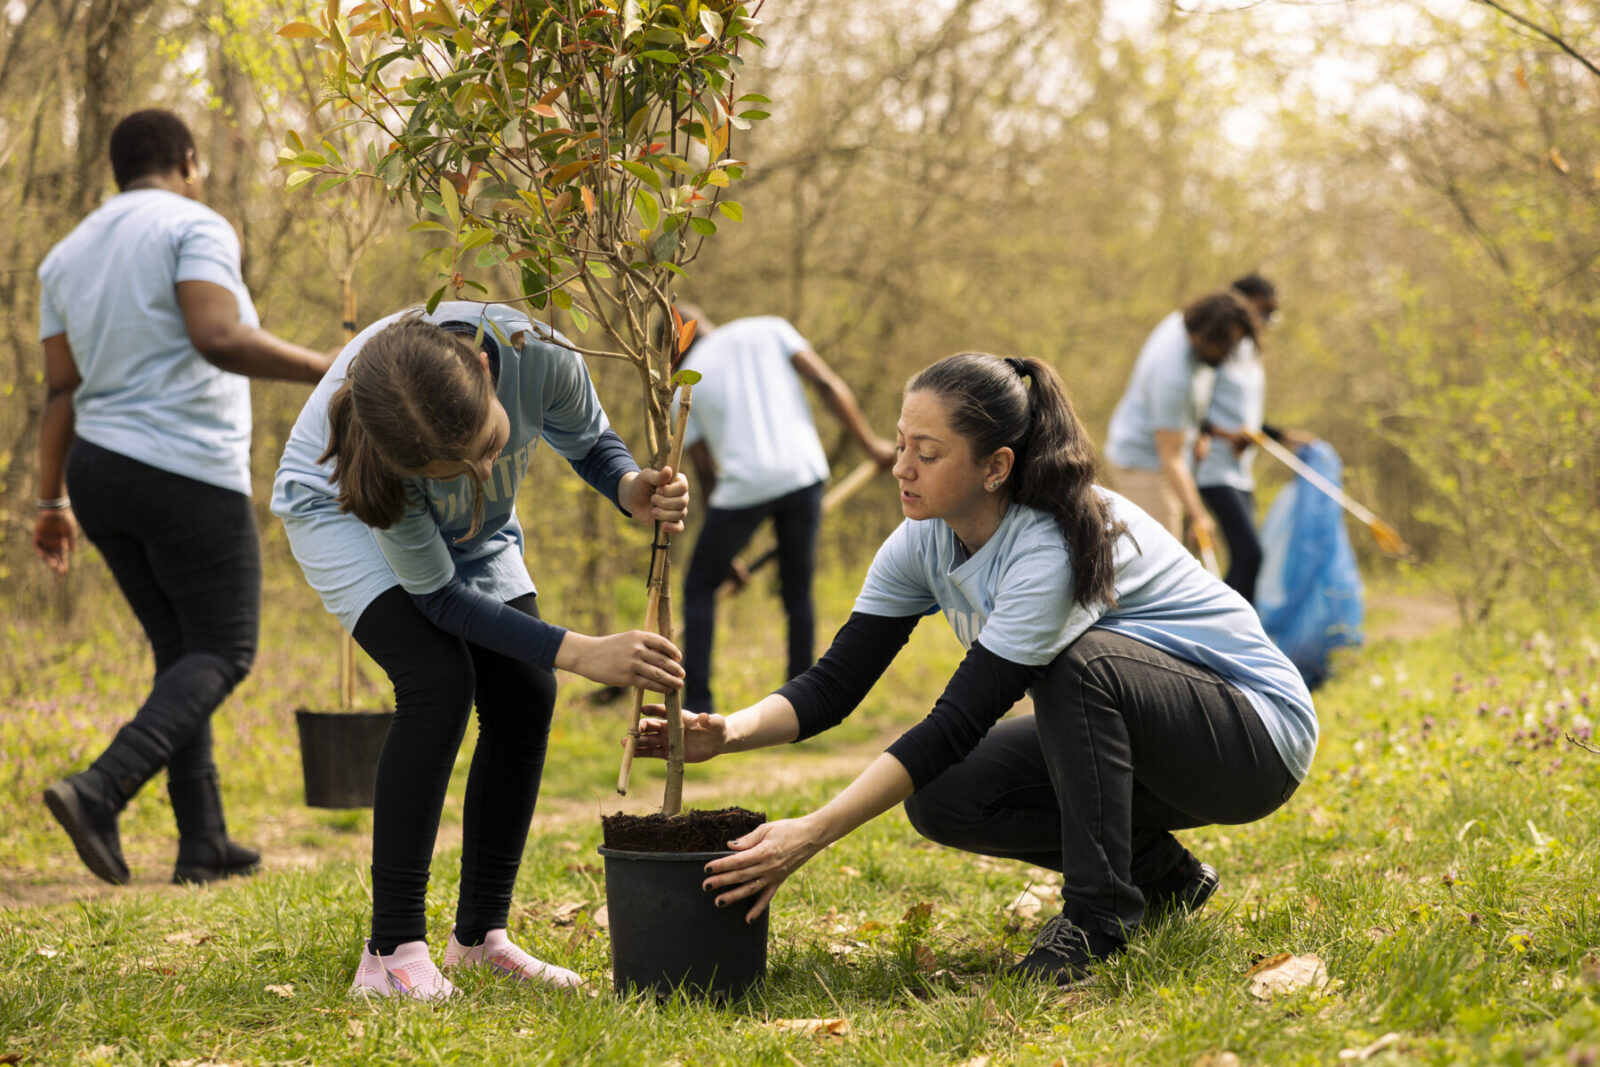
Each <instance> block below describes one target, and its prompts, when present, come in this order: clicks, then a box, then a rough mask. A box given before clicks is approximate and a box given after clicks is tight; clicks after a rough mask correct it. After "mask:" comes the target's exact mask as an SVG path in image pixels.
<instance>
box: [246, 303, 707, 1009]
mask: <svg viewBox="0 0 1600 1067" xmlns="http://www.w3.org/2000/svg"><path fill="white" fill-rule="evenodd" d="M475 338H478V340H477V341H476V342H475V340H474V339H475ZM541 438H542V439H543V440H545V441H546V442H548V443H549V445H550V447H551V448H553V449H555V451H556V452H557V453H558V454H560V455H561V456H562V457H564V458H565V459H566V460H567V461H568V462H569V463H571V465H572V467H573V469H574V470H576V471H577V473H578V474H579V475H580V476H581V477H582V478H583V479H584V480H585V481H587V482H588V483H589V484H590V485H591V486H593V487H594V488H595V489H597V490H598V491H599V492H600V493H602V494H603V495H604V496H606V497H607V498H608V499H610V500H612V501H613V502H614V503H615V504H616V505H617V507H618V508H619V509H620V510H621V511H623V512H624V513H625V514H628V515H630V516H632V517H633V518H635V519H637V520H639V521H641V522H646V523H651V522H660V523H662V524H663V528H664V529H666V530H670V531H677V530H681V529H682V528H683V517H684V514H685V511H686V510H687V506H688V500H689V496H688V493H689V486H688V482H687V481H686V480H685V479H684V478H683V477H682V476H680V475H678V474H677V473H676V472H675V471H672V470H670V469H667V470H644V471H641V470H640V469H639V468H638V465H637V464H635V463H634V462H633V458H632V457H631V456H630V455H629V454H628V450H627V448H626V446H624V444H623V443H622V440H621V439H620V438H619V437H618V436H617V435H616V433H615V432H614V431H613V430H612V429H611V426H610V423H609V422H608V420H607V419H606V414H605V412H604V411H603V410H602V409H601V407H600V400H599V397H597V396H596V395H595V391H594V386H593V384H592V383H591V382H590V380H589V374H588V371H587V370H586V369H585V367H584V365H583V360H582V359H581V358H580V357H579V356H578V354H577V353H576V352H574V351H572V350H571V349H570V348H568V347H565V346H564V344H563V343H562V341H561V338H560V337H559V336H557V335H555V334H553V333H551V332H549V331H548V329H547V328H546V327H543V326H540V325H537V324H535V323H533V322H531V321H529V319H528V317H527V316H526V315H524V314H523V313H522V312H520V311H517V310H515V309H513V308H509V307H505V306H503V305H498V304H487V305H485V304H477V303H468V302H446V303H443V304H440V305H439V306H438V308H437V309H436V310H435V311H433V312H432V313H431V314H426V315H424V314H421V313H420V312H414V311H413V312H405V313H401V314H397V315H391V316H389V317H388V318H386V319H382V320H380V321H378V322H376V323H374V324H372V325H371V326H369V327H367V328H366V329H365V330H363V331H362V332H361V333H360V334H358V335H357V336H356V337H355V338H353V339H352V340H351V342H350V343H349V344H348V345H347V346H345V350H344V351H343V352H342V353H341V354H340V356H339V358H338V360H337V361H336V362H335V363H334V365H333V368H332V369H331V370H330V371H329V372H328V376H327V378H326V379H324V381H323V383H322V384H321V385H320V386H319V387H318V388H317V389H316V390H315V391H314V392H313V393H312V394H311V399H310V400H309V401H308V402H307V404H306V406H305V409H304V410H303V411H302V412H301V413H300V417H299V419H298V420H297V421H296V422H295V425H294V429H293V430H292V431H291V433H290V435H289V440H288V443H287V445H286V446H285V448H284V451H283V459H282V461H281V462H280V463H279V465H278V475H277V479H276V481H275V482H274V484H273V493H272V511H273V514H275V515H277V516H279V517H280V518H281V519H282V520H283V526H284V529H285V531H287V533H288V535H289V546H290V548H291V550H292V551H293V552H294V557H295V560H296V561H297V562H298V563H299V564H300V567H301V569H302V570H303V571H304V572H305V576H306V580H307V581H309V582H310V583H311V586H312V588H314V589H315V590H316V591H317V592H318V594H320V595H321V597H322V602H323V604H324V606H325V607H326V608H327V609H328V611H330V612H331V613H332V614H334V615H335V616H337V617H338V619H339V621H340V622H341V623H342V624H343V625H344V627H345V628H346V629H347V630H348V631H349V632H350V634H351V635H352V636H353V637H354V638H355V640H356V643H357V644H359V645H360V646H361V647H362V648H363V649H365V650H366V652H367V653H368V654H369V655H370V656H371V657H372V658H373V660H375V661H376V662H377V664H378V665H379V666H380V667H382V668H383V670H384V672H385V673H387V674H388V676H389V680H390V681H391V682H393V683H394V690H395V714H394V722H393V724H392V725H391V727H390V729H389V736H388V739H387V740H386V741H385V742H384V746H383V753H382V756H381V757H380V759H379V763H378V780H377V790H376V796H375V798H374V803H373V812H372V931H371V937H370V939H369V940H368V941H367V945H366V951H365V952H363V953H362V957H361V963H360V965H359V967H358V968H357V971H356V975H355V980H354V982H353V984H352V987H351V991H352V992H354V993H360V994H370V995H375V996H402V997H409V998H413V999H419V1000H433V999H438V998H442V997H446V996H449V995H450V994H451V993H453V992H454V986H453V985H452V984H451V983H450V980H449V979H448V978H446V977H445V975H444V974H443V973H441V971H440V969H439V968H438V967H437V966H436V965H435V964H434V962H433V960H432V958H431V957H430V956H429V953H428V945H427V912H426V904H427V887H428V871H429V866H430V863H431V861H432V858H433V845H434V839H435V838H436V837H437V835H438V831H439V816H440V812H441V811H442V810H443V807H444V798H445V788H446V786H448V785H449V782H450V772H451V770H452V768H453V767H454V766H455V761H456V751H457V749H458V748H460V745H461V739H462V735H463V731H464V730H465V729H466V724H467V716H468V715H469V714H470V713H471V712H472V709H473V706H474V705H476V707H477V713H478V744H477V749H476V750H475V751H474V752H473V756H472V768H471V770H470V771H469V772H468V775H467V794H466V802H465V807H464V811H463V819H462V827H463V836H462V843H461V890H460V898H459V902H458V904H457V907H456V912H455V925H454V927H453V928H452V930H451V932H450V937H449V941H448V944H447V945H446V948H445V954H444V969H445V970H446V971H450V970H453V969H455V968H457V967H473V966H485V967H488V968H490V969H491V970H492V971H493V972H494V973H495V974H498V975H501V976H504V977H507V978H510V979H513V980H516V981H522V982H529V983H540V984H547V985H555V986H574V985H577V984H578V982H579V979H578V976H577V975H576V974H574V973H573V972H572V971H569V970H566V969H565V968H562V967H557V966H553V965H551V964H547V963H544V962H542V961H540V960H538V959H535V958H534V957H533V956H532V955H530V954H529V953H527V952H526V951H524V950H523V949H522V948H520V947H519V946H517V945H516V944H514V943H513V942H512V941H511V940H510V939H509V938H508V936H507V933H506V920H507V916H508V913H509V911H510V907H511V892H512V889H513V887H514V886H515V884H516V880H517V871H518V869H519V867H520V865H521V863H522V850H523V846H524V844H525V843H526V841H527V837H528V827H529V824H530V823H531V821H532V819H533V809H534V804H535V802H536V801H537V799H538V796H539V779H540V776H541V775H542V773H543V770H544V758H545V748H546V744H547V742H548V739H549V734H550V721H551V716H552V714H553V712H554V710H555V696H556V680H555V675H554V674H553V673H552V668H554V667H560V668H562V669H563V670H569V671H573V672H574V673H577V674H581V675H583V676H584V677H585V678H590V679H593V680H594V681H597V682H601V683H603V684H606V685H617V686H635V685H642V686H645V687H646V688H649V689H652V690H654V691H656V692H662V693H664V692H668V691H670V690H674V689H677V688H678V687H679V686H681V685H682V682H683V668H682V667H681V666H679V659H680V656H679V653H678V650H677V648H676V647H674V646H673V644H672V643H671V642H670V641H668V640H667V639H666V638H664V637H661V636H660V635H659V634H653V633H645V632H642V631H632V632H628V633H621V634H614V635H611V636H606V637H591V636H587V635H584V634H580V633H576V632H574V631H569V630H565V629H562V628H561V627H559V626H553V625H551V624H550V623H547V622H544V621H542V620H541V619H540V618H539V611H538V607H537V593H536V591H535V589H534V585H533V580H532V578H531V577H530V576H529V574H528V566H527V564H526V563H525V562H524V559H523V553H524V543H523V536H522V527H521V526H520V525H519V524H518V521H517V514H516V498H517V490H518V488H519V487H520V485H521V483H522V480H523V475H524V474H525V473H526V472H527V469H528V464H529V461H530V458H531V456H532V454H533V450H534V449H535V448H536V447H537V446H538V443H539V440H540V439H541Z"/></svg>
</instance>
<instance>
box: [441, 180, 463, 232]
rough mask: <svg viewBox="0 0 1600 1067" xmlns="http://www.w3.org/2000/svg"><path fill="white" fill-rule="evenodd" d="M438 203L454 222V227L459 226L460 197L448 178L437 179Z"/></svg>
mask: <svg viewBox="0 0 1600 1067" xmlns="http://www.w3.org/2000/svg"><path fill="white" fill-rule="evenodd" d="M439 203H440V205H442V206H443V208H444V213H445V214H446V215H447V216H449V218H450V221H451V222H452V223H454V224H455V227H456V229H458V230H459V229H460V228H461V198H460V197H459V196H457V195H456V187H455V184H454V183H453V182H451V181H450V179H449V178H441V179H439Z"/></svg>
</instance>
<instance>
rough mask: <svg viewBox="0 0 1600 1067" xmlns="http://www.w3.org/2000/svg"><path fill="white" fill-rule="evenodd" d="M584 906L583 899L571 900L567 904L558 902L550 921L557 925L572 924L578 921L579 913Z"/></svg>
mask: <svg viewBox="0 0 1600 1067" xmlns="http://www.w3.org/2000/svg"><path fill="white" fill-rule="evenodd" d="M583 908H584V903H583V901H581V900H569V901H567V902H566V903H565V904H557V905H556V910H555V912H554V913H553V914H552V915H551V916H550V922H551V923H552V924H554V925H556V926H571V925H572V924H573V923H574V922H576V921H577V918H578V913H579V912H580V911H582V910H583Z"/></svg>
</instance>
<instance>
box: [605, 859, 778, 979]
mask: <svg viewBox="0 0 1600 1067" xmlns="http://www.w3.org/2000/svg"><path fill="white" fill-rule="evenodd" d="M600 855H602V856H604V857H605V858H606V913H607V914H608V915H609V916H610V917H611V976H612V980H613V982H614V984H615V986H616V989H617V992H619V993H623V994H626V993H627V992H628V991H629V990H630V989H637V990H650V989H653V990H654V991H655V993H656V995H657V996H668V995H670V994H671V993H672V992H673V991H674V990H676V989H678V988H680V987H681V988H683V989H685V990H688V991H689V992H691V993H693V994H695V995H698V996H704V997H710V998H713V999H721V998H728V999H732V998H734V997H737V996H739V995H740V994H742V993H743V992H744V991H745V990H747V989H749V988H750V987H751V986H753V985H755V984H756V983H757V982H759V981H761V979H762V978H764V977H765V976H766V973H767V915H768V911H770V905H769V908H768V911H763V912H762V913H761V916H760V917H759V918H758V919H756V921H755V922H752V923H747V922H745V921H744V917H745V913H746V912H748V911H749V910H750V902H749V901H748V900H741V901H739V902H737V903H734V904H730V905H729V906H728V907H726V908H719V907H717V904H716V895H715V894H713V893H708V892H706V891H705V890H704V889H701V888H700V884H701V883H702V882H703V881H704V880H705V876H706V875H705V865H706V863H707V862H709V861H711V860H714V859H718V858H719V857H722V856H730V855H732V853H731V852H624V851H620V850H617V849H611V848H606V847H605V846H603V845H602V846H601V848H600Z"/></svg>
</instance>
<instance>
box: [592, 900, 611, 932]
mask: <svg viewBox="0 0 1600 1067" xmlns="http://www.w3.org/2000/svg"><path fill="white" fill-rule="evenodd" d="M589 921H590V922H592V923H594V924H595V925H596V926H598V927H599V928H600V929H602V930H609V929H611V909H610V906H609V905H606V904H602V905H600V906H599V907H598V908H596V909H595V912H594V914H593V915H591V916H589Z"/></svg>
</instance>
